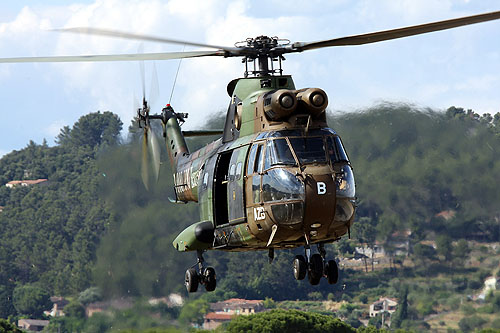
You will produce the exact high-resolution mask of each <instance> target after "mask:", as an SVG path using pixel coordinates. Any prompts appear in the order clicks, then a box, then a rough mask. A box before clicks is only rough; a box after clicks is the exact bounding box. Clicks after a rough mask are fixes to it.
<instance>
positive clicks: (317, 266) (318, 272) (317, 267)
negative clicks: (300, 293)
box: [307, 253, 324, 286]
mask: <svg viewBox="0 0 500 333" xmlns="http://www.w3.org/2000/svg"><path fill="white" fill-rule="evenodd" d="M323 269H324V267H323V258H321V255H320V254H319V253H315V254H313V255H312V256H311V262H310V263H309V269H308V272H307V273H308V275H307V277H308V278H309V283H310V284H312V285H313V286H315V285H317V284H318V283H319V281H320V280H321V278H322V277H323Z"/></svg>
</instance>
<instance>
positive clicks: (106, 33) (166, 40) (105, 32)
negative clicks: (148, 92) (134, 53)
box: [53, 27, 239, 52]
mask: <svg viewBox="0 0 500 333" xmlns="http://www.w3.org/2000/svg"><path fill="white" fill-rule="evenodd" d="M53 31H58V32H73V33H78V34H87V35H97V36H108V37H118V38H124V39H133V40H142V41H149V42H159V43H167V44H182V45H191V46H201V47H209V48H211V49H220V50H224V51H229V52H232V51H238V50H239V49H238V48H236V47H228V46H219V45H211V44H203V43H197V42H188V41H185V40H179V39H171V38H162V37H156V36H148V35H139V34H133V33H128V32H122V31H116V30H108V29H98V28H87V27H77V28H67V29H54V30H53Z"/></svg>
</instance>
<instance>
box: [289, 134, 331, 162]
mask: <svg viewBox="0 0 500 333" xmlns="http://www.w3.org/2000/svg"><path fill="white" fill-rule="evenodd" d="M290 143H291V144H292V147H293V150H294V151H295V154H296V155H297V157H298V158H299V161H300V163H301V164H309V163H324V162H326V154H325V145H324V143H323V138H322V137H300V138H290Z"/></svg>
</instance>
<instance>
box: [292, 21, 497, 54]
mask: <svg viewBox="0 0 500 333" xmlns="http://www.w3.org/2000/svg"><path fill="white" fill-rule="evenodd" d="M499 18H500V11H497V12H491V13H486V14H479V15H473V16H467V17H460V18H456V19H451V20H446V21H438V22H433V23H426V24H421V25H415V26H410V27H405V28H399V29H393V30H385V31H379V32H373V33H368V34H362V35H354V36H348V37H341V38H334V39H328V40H322V41H317V42H310V43H307V42H306V43H302V42H298V43H294V44H293V45H292V47H293V48H296V49H297V52H301V51H306V50H312V49H318V48H322V47H330V46H344V45H362V44H369V43H376V42H381V41H384V40H390V39H396V38H402V37H409V36H414V35H419V34H425V33H428V32H433V31H439V30H446V29H451V28H456V27H460V26H463V25H468V24H475V23H480V22H485V21H491V20H497V19H499Z"/></svg>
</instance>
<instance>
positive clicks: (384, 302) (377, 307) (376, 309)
mask: <svg viewBox="0 0 500 333" xmlns="http://www.w3.org/2000/svg"><path fill="white" fill-rule="evenodd" d="M397 306H398V301H397V300H395V299H394V298H389V297H380V298H379V300H378V301H376V302H373V303H372V304H371V305H370V317H376V316H377V315H378V314H380V313H382V312H388V313H389V314H393V313H394V312H396V308H397Z"/></svg>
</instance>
